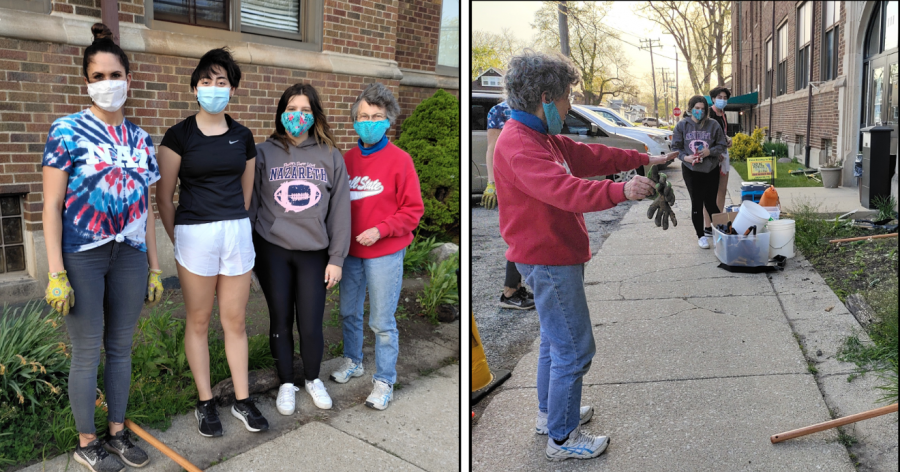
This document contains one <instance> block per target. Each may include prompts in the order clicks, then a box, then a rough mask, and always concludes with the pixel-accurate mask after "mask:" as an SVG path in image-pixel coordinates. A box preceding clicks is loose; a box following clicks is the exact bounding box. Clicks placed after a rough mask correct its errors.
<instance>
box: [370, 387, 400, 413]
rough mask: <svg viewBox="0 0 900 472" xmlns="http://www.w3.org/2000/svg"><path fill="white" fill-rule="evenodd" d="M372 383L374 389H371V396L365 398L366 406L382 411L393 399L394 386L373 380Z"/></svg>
mask: <svg viewBox="0 0 900 472" xmlns="http://www.w3.org/2000/svg"><path fill="white" fill-rule="evenodd" d="M372 383H374V384H375V388H373V389H372V394H371V395H369V398H366V406H367V407H369V408H374V409H376V410H384V409H385V408H387V407H388V404H390V403H391V400H392V399H393V398H394V386H393V385H388V384H387V383H386V382H382V381H380V380H375V379H372Z"/></svg>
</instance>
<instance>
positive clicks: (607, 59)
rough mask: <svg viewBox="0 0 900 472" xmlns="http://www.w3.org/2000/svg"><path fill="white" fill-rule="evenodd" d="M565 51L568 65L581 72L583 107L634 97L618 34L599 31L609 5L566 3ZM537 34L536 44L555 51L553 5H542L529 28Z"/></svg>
mask: <svg viewBox="0 0 900 472" xmlns="http://www.w3.org/2000/svg"><path fill="white" fill-rule="evenodd" d="M567 5H568V15H569V21H568V24H569V47H570V54H571V55H570V57H571V59H572V62H574V63H575V66H576V67H577V68H578V70H579V71H580V72H581V82H582V91H583V92H584V101H585V103H586V104H591V105H597V104H600V102H601V101H602V100H603V97H604V96H607V95H609V96H612V97H619V96H633V95H636V94H637V88H636V87H635V86H634V78H633V77H632V76H631V75H630V74H628V66H629V65H630V64H629V62H628V59H627V56H626V55H625V54H624V53H623V52H622V48H621V44H620V43H619V41H618V40H617V38H618V33H616V32H614V31H610V30H608V29H606V28H604V27H603V20H604V18H605V17H606V14H607V13H608V12H609V9H610V8H611V7H612V2H609V1H607V2H567ZM531 27H532V28H533V29H537V30H538V31H539V34H538V40H537V43H538V45H539V46H541V47H543V48H544V49H546V50H553V51H559V48H560V42H559V41H560V40H559V10H558V8H557V3H556V2H544V6H543V7H542V8H541V9H540V10H538V12H537V13H536V14H535V21H534V23H532V24H531Z"/></svg>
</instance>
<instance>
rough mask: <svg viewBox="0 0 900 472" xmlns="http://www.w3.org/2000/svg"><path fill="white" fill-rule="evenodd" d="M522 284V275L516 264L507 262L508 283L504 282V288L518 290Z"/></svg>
mask: <svg viewBox="0 0 900 472" xmlns="http://www.w3.org/2000/svg"><path fill="white" fill-rule="evenodd" d="M520 283H522V274H520V273H519V269H516V263H515V262H509V261H506V281H504V282H503V286H504V287H509V288H518V287H519V284H520Z"/></svg>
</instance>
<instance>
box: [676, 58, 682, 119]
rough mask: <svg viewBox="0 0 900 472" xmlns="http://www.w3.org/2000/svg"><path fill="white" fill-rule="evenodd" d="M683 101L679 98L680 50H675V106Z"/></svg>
mask: <svg viewBox="0 0 900 472" xmlns="http://www.w3.org/2000/svg"><path fill="white" fill-rule="evenodd" d="M680 104H681V102H680V101H679V100H678V51H675V106H676V107H677V106H679V105H680Z"/></svg>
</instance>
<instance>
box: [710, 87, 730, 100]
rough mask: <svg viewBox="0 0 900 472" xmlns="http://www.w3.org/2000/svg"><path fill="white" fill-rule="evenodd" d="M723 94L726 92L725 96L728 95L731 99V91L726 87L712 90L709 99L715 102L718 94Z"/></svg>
mask: <svg viewBox="0 0 900 472" xmlns="http://www.w3.org/2000/svg"><path fill="white" fill-rule="evenodd" d="M722 92H725V94H727V95H728V98H731V90H728V88H727V87H725V86H724V85H719V86H718V87H716V88H714V89H712V90H710V91H709V98H711V99H712V100H715V99H716V95H718V94H720V93H722Z"/></svg>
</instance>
